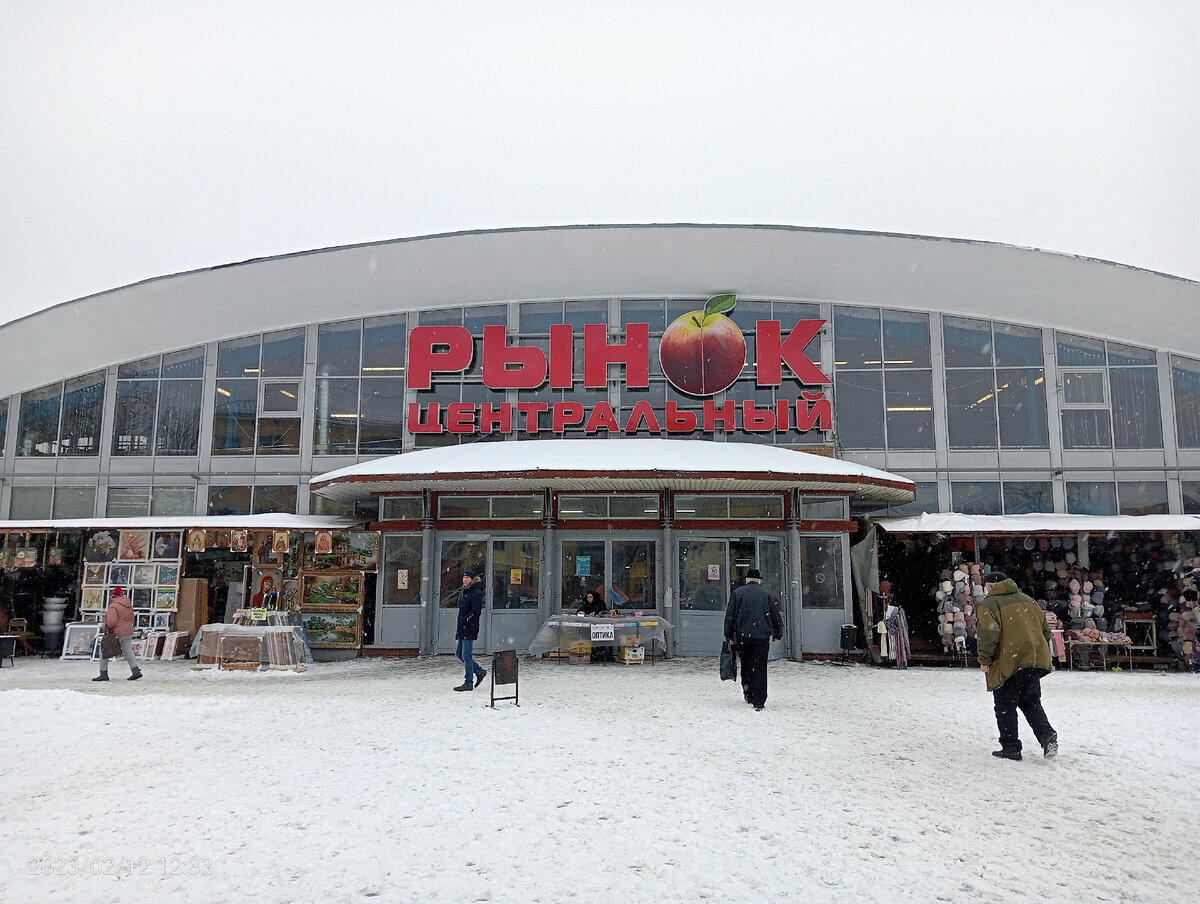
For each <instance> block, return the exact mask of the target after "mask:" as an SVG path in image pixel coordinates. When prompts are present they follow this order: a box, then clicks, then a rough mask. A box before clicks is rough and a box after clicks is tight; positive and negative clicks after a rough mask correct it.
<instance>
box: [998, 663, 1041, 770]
mask: <svg viewBox="0 0 1200 904" xmlns="http://www.w3.org/2000/svg"><path fill="white" fill-rule="evenodd" d="M992 698H993V700H994V702H995V705H996V726H997V727H998V728H999V729H1000V746H1001V747H1002V748H1003V749H1005V750H1014V751H1018V752H1019V751H1020V750H1021V739H1020V738H1018V737H1017V710H1018V709H1019V710H1020V711H1021V712H1022V713H1024V714H1025V721H1026V722H1028V723H1029V727H1030V728H1032V729H1033V733H1034V735H1035V736H1036V737H1037V740H1038V743H1039V744H1042V745H1045V743H1046V742H1047V741H1049V740H1052V739H1054V738H1056V737H1057V735H1055V733H1054V729H1053V728H1051V727H1050V720H1049V719H1047V718H1046V711H1045V710H1043V709H1042V676H1041V675H1040V674H1039V673H1038V671H1037V669H1018V670H1017V671H1016V672H1014V673H1013V674H1012V676H1011V677H1010V678H1009V679H1008V680H1007V681H1005V682H1004V684H1003V685H1002V686H1001V687H1000V689H999V690H996V691H992Z"/></svg>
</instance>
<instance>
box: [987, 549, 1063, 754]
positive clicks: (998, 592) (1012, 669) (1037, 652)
mask: <svg viewBox="0 0 1200 904" xmlns="http://www.w3.org/2000/svg"><path fill="white" fill-rule="evenodd" d="M987 591H988V592H987V597H986V598H985V599H984V600H983V602H981V603H980V604H979V605H978V606H977V607H976V609H975V615H976V617H977V619H978V622H977V624H976V631H975V633H976V639H977V641H978V645H979V670H980V671H981V672H983V673H984V674H985V675H986V676H987V689H988V690H989V691H991V692H992V697H993V700H994V702H995V707H996V725H997V726H998V727H999V729H1000V749H999V750H993V751H992V756H998V757H1002V758H1004V759H1006V760H1019V759H1021V739H1020V738H1019V737H1017V710H1018V709H1019V710H1021V712H1022V713H1024V714H1025V721H1026V722H1028V723H1029V727H1030V728H1032V729H1033V733H1034V734H1035V735H1036V736H1037V739H1038V743H1039V744H1041V745H1042V752H1043V753H1044V754H1045V755H1046V757H1053V756H1056V755H1057V754H1058V735H1057V734H1055V732H1054V729H1053V728H1051V727H1050V720H1049V719H1047V718H1046V713H1045V711H1044V710H1043V709H1042V684H1041V681H1042V676H1043V675H1048V674H1049V673H1050V671H1051V669H1052V665H1051V662H1050V644H1049V641H1050V627H1049V626H1048V625H1047V624H1046V613H1044V612H1043V611H1042V610H1041V608H1040V607H1039V606H1038V604H1037V603H1035V602H1034V601H1033V600H1032V599H1030V598H1029V597H1027V596H1026V595H1025V594H1023V593H1022V592H1021V591H1020V590H1018V589H1017V585H1016V583H1015V582H1013V581H1012V580H1011V579H1010V578H1009V577H1008V576H1007V575H1005V574H1003V573H1002V572H999V571H993V572H992V573H991V574H989V575H988V576H987Z"/></svg>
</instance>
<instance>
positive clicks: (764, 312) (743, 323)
mask: <svg viewBox="0 0 1200 904" xmlns="http://www.w3.org/2000/svg"><path fill="white" fill-rule="evenodd" d="M725 316H726V317H728V318H729V319H730V320H732V321H733V322H734V323H736V324H737V325H738V329H740V330H741V331H742V333H743V334H746V333H753V332H754V331H755V330H756V329H758V321H760V320H770V319H771V302H769V301H744V300H742V299H741V298H739V299H738V300H737V304H736V305H734V306H733V310H732V311H726V313H725ZM780 326H781V328H783V329H787V326H789V324H780ZM751 360H753V358H752V359H751Z"/></svg>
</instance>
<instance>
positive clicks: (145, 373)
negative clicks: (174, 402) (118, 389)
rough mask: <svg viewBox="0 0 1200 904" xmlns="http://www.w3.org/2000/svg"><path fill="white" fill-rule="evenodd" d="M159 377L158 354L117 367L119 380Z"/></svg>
mask: <svg viewBox="0 0 1200 904" xmlns="http://www.w3.org/2000/svg"><path fill="white" fill-rule="evenodd" d="M147 378H153V379H158V355H154V356H153V357H150V358H143V359H142V360H141V361H131V362H129V363H128V364H122V365H121V366H120V367H118V368H117V379H118V380H139V379H140V380H144V379H147Z"/></svg>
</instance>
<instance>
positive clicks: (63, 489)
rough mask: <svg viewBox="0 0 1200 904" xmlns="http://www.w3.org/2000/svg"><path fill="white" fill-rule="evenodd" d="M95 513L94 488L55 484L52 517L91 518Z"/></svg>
mask: <svg viewBox="0 0 1200 904" xmlns="http://www.w3.org/2000/svg"><path fill="white" fill-rule="evenodd" d="M95 514H96V488H95V487H94V486H88V487H74V486H56V487H55V488H54V504H53V506H51V517H53V518H91V517H92V516H93V515H95Z"/></svg>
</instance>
